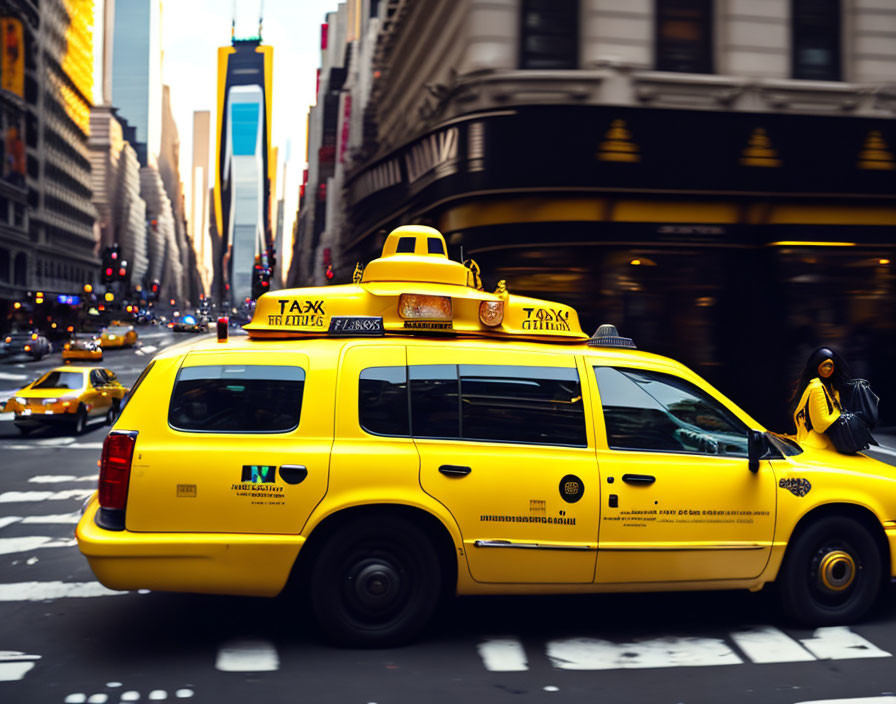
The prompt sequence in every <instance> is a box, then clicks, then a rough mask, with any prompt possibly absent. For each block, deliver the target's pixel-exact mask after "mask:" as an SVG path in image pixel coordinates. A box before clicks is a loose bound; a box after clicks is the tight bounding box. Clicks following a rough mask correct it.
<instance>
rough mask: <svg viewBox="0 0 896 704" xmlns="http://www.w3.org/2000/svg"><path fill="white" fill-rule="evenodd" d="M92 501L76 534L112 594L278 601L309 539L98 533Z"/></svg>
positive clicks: (117, 532)
mask: <svg viewBox="0 0 896 704" xmlns="http://www.w3.org/2000/svg"><path fill="white" fill-rule="evenodd" d="M98 508H99V502H98V501H97V498H96V496H95V495H94V497H93V498H92V499H91V500H90V502H89V503H88V504H87V507H86V509H85V511H84V515H83V516H81V520H80V522H79V523H78V526H77V528H76V529H75V537H76V538H77V539H78V548H79V549H80V550H81V553H82V554H83V555H84V556H85V557H86V558H87V562H88V563H89V564H90V569H91V570H93V573H94V574H95V575H96V578H97V579H98V580H99V581H100V582H101V583H102V584H104V585H105V586H107V587H109V588H110V589H119V590H134V589H152V590H156V591H173V592H196V593H201V594H234V595H244V596H276V595H277V594H279V593H280V591H282V589H283V587H284V586H285V585H286V580H287V579H288V578H289V574H290V571H291V570H292V566H293V564H294V563H295V560H296V557H297V556H298V554H299V549H300V548H301V547H302V544H303V543H304V541H305V539H304V538H303V537H301V536H299V535H253V534H243V533H135V532H132V531H127V530H123V531H111V530H105V529H103V528H100V527H99V526H98V525H97V524H96V522H95V516H96V512H97V509H98Z"/></svg>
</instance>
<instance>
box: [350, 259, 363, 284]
mask: <svg viewBox="0 0 896 704" xmlns="http://www.w3.org/2000/svg"><path fill="white" fill-rule="evenodd" d="M363 276H364V267H363V266H361V262H358V263H357V264H355V270H354V271H353V272H352V283H356V284H359V283H361V279H362V278H363Z"/></svg>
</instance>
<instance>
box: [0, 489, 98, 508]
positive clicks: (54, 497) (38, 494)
mask: <svg viewBox="0 0 896 704" xmlns="http://www.w3.org/2000/svg"><path fill="white" fill-rule="evenodd" d="M92 493H93V489H66V490H65V491H4V492H3V493H2V494H0V504H13V503H24V502H27V501H71V500H73V499H74V500H80V499H86V498H87V497H88V496H90V495H91V494H92Z"/></svg>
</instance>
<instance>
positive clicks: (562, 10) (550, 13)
mask: <svg viewBox="0 0 896 704" xmlns="http://www.w3.org/2000/svg"><path fill="white" fill-rule="evenodd" d="M522 8H523V11H522V31H521V33H520V47H521V51H520V68H531V69H571V68H578V65H579V59H578V56H579V34H578V27H579V3H578V0H523V3H522Z"/></svg>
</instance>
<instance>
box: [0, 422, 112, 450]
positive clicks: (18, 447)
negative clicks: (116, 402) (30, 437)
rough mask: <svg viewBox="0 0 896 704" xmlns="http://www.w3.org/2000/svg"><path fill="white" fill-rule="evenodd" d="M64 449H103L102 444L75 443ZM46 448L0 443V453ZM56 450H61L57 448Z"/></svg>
mask: <svg viewBox="0 0 896 704" xmlns="http://www.w3.org/2000/svg"><path fill="white" fill-rule="evenodd" d="M104 422H105V421H104V420H103V419H102V418H100V419H99V420H98V421H97V423H100V424H101V423H104ZM64 448H65V449H66V450H101V449H103V443H101V442H75V443H72V444H71V445H65V446H64ZM46 449H47V448H46V447H41V446H40V445H33V444H28V445H25V444H23V443H10V444H8V445H7V444H4V443H0V451H2V450H46ZM58 449H60V450H61V449H62V447H59V448H58Z"/></svg>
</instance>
